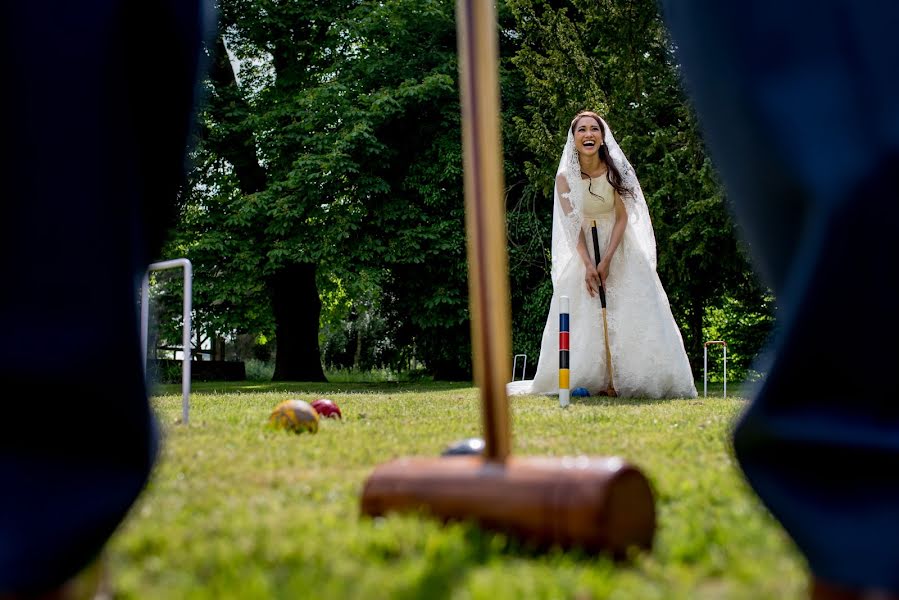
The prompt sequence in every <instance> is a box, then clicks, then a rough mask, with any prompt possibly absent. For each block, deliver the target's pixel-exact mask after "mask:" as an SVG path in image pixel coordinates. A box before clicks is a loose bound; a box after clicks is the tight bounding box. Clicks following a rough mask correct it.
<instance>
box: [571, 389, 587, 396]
mask: <svg viewBox="0 0 899 600" xmlns="http://www.w3.org/2000/svg"><path fill="white" fill-rule="evenodd" d="M571 395H572V396H581V397H583V396H589V395H590V392H589V391H587V388H584V387H577V388H574V389H573V390H571Z"/></svg>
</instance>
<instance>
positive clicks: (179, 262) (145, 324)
mask: <svg viewBox="0 0 899 600" xmlns="http://www.w3.org/2000/svg"><path fill="white" fill-rule="evenodd" d="M179 267H180V268H182V269H184V300H183V303H182V304H183V306H182V309H183V316H182V332H181V355H182V359H181V422H182V423H184V424H185V425H187V422H188V419H189V417H190V359H191V356H190V327H191V320H190V313H191V312H192V310H193V266H192V265H191V264H190V261H189V260H187V259H186V258H176V259H174V260H165V261H162V262H156V263H152V264H150V266H148V267H147V272H146V273H144V278H143V280H142V281H141V288H140V348H141V350H140V351H141V358H142V359H143V364H144V377H146V376H147V338H148V337H149V336H148V330H149V322H150V303H149V302H148V300H149V298H150V271H162V270H164V269H177V268H179Z"/></svg>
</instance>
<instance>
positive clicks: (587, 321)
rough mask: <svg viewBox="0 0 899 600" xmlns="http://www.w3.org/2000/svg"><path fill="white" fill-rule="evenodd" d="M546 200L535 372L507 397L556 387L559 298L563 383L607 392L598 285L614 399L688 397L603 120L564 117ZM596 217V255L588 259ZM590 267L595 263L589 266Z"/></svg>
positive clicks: (679, 347) (631, 181)
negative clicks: (565, 343) (565, 354)
mask: <svg viewBox="0 0 899 600" xmlns="http://www.w3.org/2000/svg"><path fill="white" fill-rule="evenodd" d="M553 195H554V200H553V231H552V282H553V298H552V304H551V306H550V307H549V316H548V317H547V319H546V327H545V329H544V330H543V342H542V344H541V348H540V359H539V361H538V364H537V372H536V375H535V376H534V379H532V380H525V381H514V382H511V383H510V384H509V385H508V391H509V394H512V395H519V394H555V393H558V391H559V298H560V297H561V296H567V297H568V299H569V315H570V316H569V323H570V328H569V331H570V334H569V348H570V351H569V368H570V385H569V387H570V389H574V388H577V387H584V388H586V389H587V390H588V391H589V392H590V393H591V394H597V393H600V392H601V391H604V390H607V389H609V388H610V385H609V383H610V382H609V376H608V373H609V370H608V369H607V364H606V347H605V336H604V332H603V315H602V307H601V304H600V299H599V294H598V291H599V283H600V281H601V282H602V284H603V287H604V289H605V293H606V301H607V308H606V317H607V323H608V338H609V349H610V351H611V357H612V361H611V362H612V379H613V382H612V383H613V386H614V389H615V390H616V391H617V393H618V395H619V396H625V397H639V398H678V397H690V398H692V397H695V396H696V387H695V385H694V382H693V374H692V372H691V370H690V363H689V361H688V359H687V354H686V352H685V351H684V343H683V340H682V338H681V334H680V330H679V329H678V327H677V324H676V323H675V321H674V317H673V316H672V314H671V307H670V306H669V304H668V297H667V295H666V294H665V290H664V289H663V288H662V284H661V282H660V281H659V277H658V275H657V273H656V247H655V235H654V234H653V230H652V224H651V222H650V219H649V211H648V210H647V208H646V200H645V199H644V197H643V192H642V190H641V189H640V183H639V182H638V181H637V176H636V174H635V173H634V170H633V168H632V167H631V165H630V163H629V162H628V161H627V158H625V156H624V154H623V153H622V151H621V148H620V147H619V146H618V144H617V143H616V141H615V138H614V136H613V135H612V132H611V130H610V129H609V127H608V125H606V123H605V121H603V119H602V118H601V117H600V116H599V115H597V114H596V113H593V112H586V111H585V112H580V113H578V114H577V115H576V116H575V118H574V120H573V121H572V122H571V127H570V129H569V132H568V141H567V142H566V144H565V148H564V150H563V152H562V159H561V161H560V162H559V169H558V171H557V175H556V185H555V191H554V194H553ZM594 221H595V223H596V227H597V231H598V234H599V235H598V237H599V248H600V261H599V264H598V265H597V264H596V262H595V261H594V257H593V240H592V233H591V227H592V225H593V223H594ZM594 265H595V266H594Z"/></svg>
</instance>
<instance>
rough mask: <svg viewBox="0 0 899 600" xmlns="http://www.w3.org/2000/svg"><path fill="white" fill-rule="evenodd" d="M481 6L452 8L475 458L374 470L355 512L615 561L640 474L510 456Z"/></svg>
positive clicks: (502, 231)
mask: <svg viewBox="0 0 899 600" xmlns="http://www.w3.org/2000/svg"><path fill="white" fill-rule="evenodd" d="M494 11H495V8H494V3H493V2H484V1H483V0H459V2H458V5H457V19H458V34H459V36H458V39H459V52H460V61H459V62H460V82H461V88H462V111H463V112H462V117H463V118H462V123H463V146H464V166H465V204H466V229H467V234H468V265H469V277H468V280H469V291H470V306H471V317H472V319H471V328H472V348H473V358H474V361H473V362H474V371H475V381H476V383H477V385H478V387H479V388H480V396H481V402H482V415H483V419H484V421H483V425H484V441H485V450H484V455H483V456H453V457H440V456H435V457H409V458H399V459H394V460H392V461H390V462H387V463H384V464H382V465H379V466H377V467H376V468H375V469H374V471H373V472H372V473H371V474H370V475H369V477H368V479H367V480H366V482H365V485H364V488H363V491H362V497H361V512H362V514H363V515H369V516H378V515H383V514H386V513H389V512H394V511H400V512H403V511H405V512H424V513H426V514H429V515H431V516H433V517H436V518H438V519H441V520H443V521H450V520H463V521H466V520H467V521H474V522H476V523H478V524H480V525H481V526H483V527H486V528H489V529H493V530H498V531H502V532H505V533H508V534H511V535H513V536H515V537H517V538H520V539H522V540H525V541H526V542H527V543H528V544H535V545H536V546H537V547H539V548H549V547H553V546H557V547H562V548H569V547H579V548H583V549H584V550H586V551H588V552H608V553H610V554H611V555H613V556H619V557H620V556H624V555H625V554H626V550H627V549H628V548H631V547H643V548H649V547H651V545H652V539H653V535H654V532H655V523H656V520H655V504H654V499H653V495H652V491H651V488H650V486H649V482H648V481H647V479H646V477H645V476H644V475H643V473H642V472H641V471H640V470H639V469H637V468H636V467H634V466H633V465H630V464H628V463H627V462H626V461H624V460H622V459H620V458H616V457H587V456H576V457H567V458H549V457H546V458H541V457H524V458H521V457H510V456H509V454H510V426H509V402H508V398H507V396H506V387H505V386H506V381H507V378H508V367H507V365H508V361H509V358H510V357H511V352H510V350H511V335H510V329H511V328H510V307H509V276H508V263H507V260H508V258H507V255H506V246H505V244H506V223H505V211H504V197H505V194H504V185H503V176H502V155H501V148H502V147H501V145H500V131H499V114H500V110H499V85H498V79H497V65H498V61H497V25H496V15H495V12H494Z"/></svg>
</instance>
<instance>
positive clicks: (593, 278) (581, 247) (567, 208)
mask: <svg viewBox="0 0 899 600" xmlns="http://www.w3.org/2000/svg"><path fill="white" fill-rule="evenodd" d="M556 190H557V191H558V193H559V204H560V205H561V207H562V212H563V213H564V214H566V215H568V214H570V213H571V211H572V210H573V207H572V205H571V197H570V195H571V188H570V187H568V180H567V179H565V176H564V175H558V176H556ZM577 253H578V255H579V256H580V257H581V261H582V262H583V263H584V268H585V269H586V273H584V282H585V283H586V284H587V291H588V292H589V293H590V295H591V296H595V295H596V294H598V293H599V273H598V272H597V271H596V265H594V264H593V259H592V258H591V257H590V252H589V251H588V250H587V238H586V237H584V230H583V229H581V230H580V231H579V232H578V236H577Z"/></svg>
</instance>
